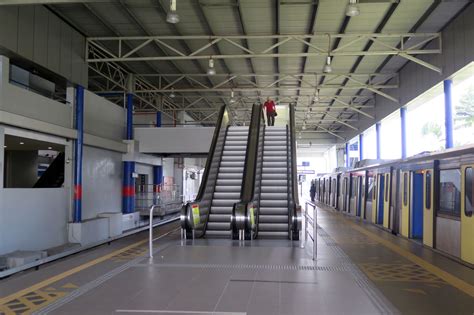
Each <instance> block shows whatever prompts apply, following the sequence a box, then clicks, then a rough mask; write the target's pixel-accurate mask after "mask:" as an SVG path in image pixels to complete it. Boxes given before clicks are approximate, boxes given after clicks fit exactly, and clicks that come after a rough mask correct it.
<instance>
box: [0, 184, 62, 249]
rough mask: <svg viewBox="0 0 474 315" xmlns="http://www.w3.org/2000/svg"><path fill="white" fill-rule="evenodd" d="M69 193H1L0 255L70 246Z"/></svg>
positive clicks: (13, 189) (58, 191)
mask: <svg viewBox="0 0 474 315" xmlns="http://www.w3.org/2000/svg"><path fill="white" fill-rule="evenodd" d="M68 194H69V189H65V188H52V189H47V188H44V189H15V188H12V189H0V223H1V226H0V255H2V254H6V253H9V252H12V251H16V250H44V249H47V248H51V247H55V246H59V245H62V244H65V243H67V229H66V225H67V221H68V215H69V213H68V203H69V196H68Z"/></svg>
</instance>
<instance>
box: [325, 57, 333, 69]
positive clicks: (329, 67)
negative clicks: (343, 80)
mask: <svg viewBox="0 0 474 315" xmlns="http://www.w3.org/2000/svg"><path fill="white" fill-rule="evenodd" d="M323 72H324V73H331V72H332V67H331V56H328V57H327V58H326V64H325V65H324V68H323Z"/></svg>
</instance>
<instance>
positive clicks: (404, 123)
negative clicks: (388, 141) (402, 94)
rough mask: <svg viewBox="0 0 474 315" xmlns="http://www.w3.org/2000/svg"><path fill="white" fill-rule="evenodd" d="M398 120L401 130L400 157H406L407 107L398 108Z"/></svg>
mask: <svg viewBox="0 0 474 315" xmlns="http://www.w3.org/2000/svg"><path fill="white" fill-rule="evenodd" d="M400 121H401V132H402V143H401V145H402V159H406V158H407V109H406V108H405V107H402V108H400Z"/></svg>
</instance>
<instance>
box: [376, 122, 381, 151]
mask: <svg viewBox="0 0 474 315" xmlns="http://www.w3.org/2000/svg"><path fill="white" fill-rule="evenodd" d="M381 126H382V125H381V123H379V122H378V123H376V124H375V138H376V141H375V145H376V150H377V160H380V159H381V156H382V155H381V147H380V129H381V128H380V127H381Z"/></svg>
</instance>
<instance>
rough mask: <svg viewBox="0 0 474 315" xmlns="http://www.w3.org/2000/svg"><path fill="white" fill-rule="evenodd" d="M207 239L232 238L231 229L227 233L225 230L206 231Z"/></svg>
mask: <svg viewBox="0 0 474 315" xmlns="http://www.w3.org/2000/svg"><path fill="white" fill-rule="evenodd" d="M206 237H211V238H230V237H231V231H230V229H229V230H227V231H223V230H207V231H206Z"/></svg>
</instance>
